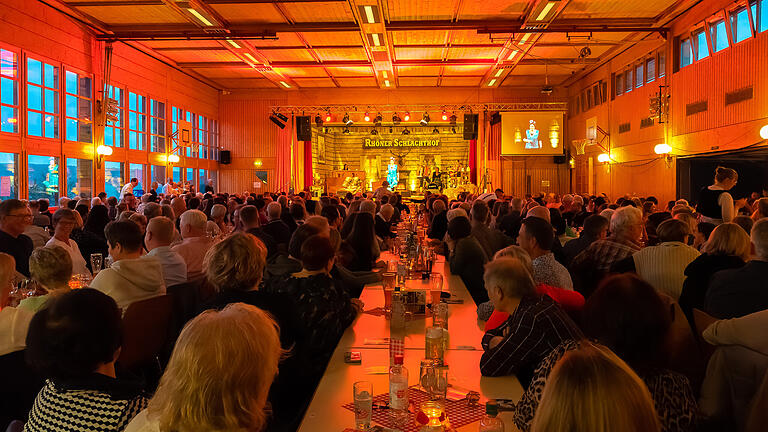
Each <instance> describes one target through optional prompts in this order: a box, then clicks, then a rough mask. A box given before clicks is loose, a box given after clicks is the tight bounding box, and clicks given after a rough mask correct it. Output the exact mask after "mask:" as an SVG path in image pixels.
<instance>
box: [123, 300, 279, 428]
mask: <svg viewBox="0 0 768 432" xmlns="http://www.w3.org/2000/svg"><path fill="white" fill-rule="evenodd" d="M279 330H280V329H279V327H278V326H277V324H276V323H275V321H274V320H273V319H272V318H271V317H270V316H269V314H268V313H266V312H265V311H263V310H261V309H259V308H257V307H255V306H251V305H247V304H243V303H235V304H231V305H229V306H227V307H225V308H224V309H223V310H221V311H214V310H208V311H205V312H203V313H202V314H200V315H198V316H197V317H196V318H195V319H193V320H192V321H190V322H189V324H187V325H186V326H185V327H184V330H183V331H182V332H181V336H179V340H178V341H177V342H176V347H175V348H174V350H173V354H171V359H170V361H169V362H168V366H167V368H166V369H165V373H164V374H163V376H162V378H161V379H160V386H159V387H158V388H157V392H155V395H154V396H153V397H152V399H151V400H150V401H149V405H148V407H147V409H145V410H144V411H141V413H139V415H138V416H136V418H135V419H134V420H133V421H132V422H131V423H130V424H129V425H128V428H127V429H126V432H160V431H240V430H247V431H254V432H260V431H263V430H265V426H266V424H267V417H268V416H267V412H266V410H265V408H266V407H265V405H266V403H267V395H268V393H269V388H270V385H272V380H273V379H274V378H275V375H276V374H277V369H278V362H279V361H280V357H281V355H282V354H283V352H282V350H281V349H280V339H279V336H278V333H279ZM221 359H226V361H221Z"/></svg>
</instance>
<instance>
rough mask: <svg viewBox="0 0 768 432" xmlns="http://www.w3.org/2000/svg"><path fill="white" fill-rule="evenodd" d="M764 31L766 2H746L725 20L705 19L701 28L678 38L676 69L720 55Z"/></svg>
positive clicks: (767, 26)
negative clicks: (678, 50) (730, 47)
mask: <svg viewBox="0 0 768 432" xmlns="http://www.w3.org/2000/svg"><path fill="white" fill-rule="evenodd" d="M747 6H748V7H747ZM728 27H730V32H729V31H728ZM766 30H768V0H750V1H749V2H748V3H746V4H744V5H742V6H740V7H737V8H736V9H733V10H732V11H730V12H729V13H728V17H727V21H726V19H725V18H723V17H720V18H719V19H717V18H716V19H713V20H709V21H708V22H706V23H704V26H703V27H699V28H697V29H695V30H694V31H693V32H692V33H691V34H690V36H683V37H680V38H679V48H680V55H679V62H678V67H679V68H683V67H686V66H688V65H691V64H693V62H694V61H699V60H703V59H705V58H707V57H709V56H710V54H714V53H717V52H720V51H722V50H724V49H726V48H728V47H729V46H731V45H735V44H737V43H739V42H741V41H744V40H746V39H749V38H750V37H752V36H753V35H754V34H756V33H760V32H764V31H766Z"/></svg>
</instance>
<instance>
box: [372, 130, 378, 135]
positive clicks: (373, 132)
mask: <svg viewBox="0 0 768 432" xmlns="http://www.w3.org/2000/svg"><path fill="white" fill-rule="evenodd" d="M378 134H379V131H377V130H376V129H375V128H374V129H371V135H378Z"/></svg>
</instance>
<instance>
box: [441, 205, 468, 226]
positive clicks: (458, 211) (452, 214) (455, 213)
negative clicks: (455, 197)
mask: <svg viewBox="0 0 768 432" xmlns="http://www.w3.org/2000/svg"><path fill="white" fill-rule="evenodd" d="M445 217H446V219H448V223H450V222H451V220H453V218H457V217H463V218H467V220H469V215H468V214H467V212H466V211H465V210H464V209H463V208H461V207H456V208H453V209H450V210H448V213H446V214H445Z"/></svg>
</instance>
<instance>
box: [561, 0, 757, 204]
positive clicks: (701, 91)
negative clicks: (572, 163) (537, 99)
mask: <svg viewBox="0 0 768 432" xmlns="http://www.w3.org/2000/svg"><path fill="white" fill-rule="evenodd" d="M741 3H743V2H741ZM732 5H735V3H734V2H732V1H723V0H717V1H708V2H701V3H700V4H699V5H697V6H696V7H694V8H693V9H691V10H690V11H688V12H687V13H685V14H684V15H682V16H681V17H680V18H678V19H677V20H675V21H674V22H673V23H672V25H671V28H672V31H671V33H670V35H669V37H668V40H666V41H665V40H663V39H661V38H660V37H658V36H652V37H651V40H649V41H643V42H640V43H637V44H636V45H634V46H632V47H630V48H628V49H626V50H625V51H624V52H622V53H621V54H619V55H617V56H616V57H614V58H612V59H610V60H609V61H608V62H606V63H605V64H604V65H602V66H601V67H600V68H598V69H597V70H596V71H594V72H593V73H591V74H589V75H587V76H585V77H584V78H583V79H581V80H579V81H577V82H576V83H574V84H573V85H571V86H569V89H568V90H569V91H568V93H569V96H575V95H577V94H578V93H579V92H580V91H581V90H582V89H584V88H586V87H588V86H590V85H591V84H593V83H594V82H595V81H597V80H600V79H603V80H605V81H606V82H608V83H610V81H611V74H612V73H618V72H622V71H624V70H625V68H626V66H627V65H629V64H634V62H636V61H637V60H638V59H640V58H642V57H643V56H644V55H646V54H648V53H650V52H652V51H654V50H655V49H657V48H662V47H665V48H666V53H667V65H666V66H667V67H666V78H665V79H662V81H664V82H663V83H662V84H667V85H669V86H670V89H669V94H670V113H669V114H670V121H669V123H667V124H663V125H659V124H658V123H655V125H654V126H651V127H648V128H644V129H640V120H641V119H643V118H646V117H648V115H649V108H648V107H649V98H650V97H651V95H652V94H653V93H656V92H657V91H658V90H659V88H658V85H659V84H660V83H659V80H658V79H657V81H656V82H653V83H651V84H646V85H645V86H643V87H641V88H640V89H634V90H633V91H632V92H631V93H629V94H624V95H620V96H617V97H616V98H615V100H610V97H609V100H608V102H607V103H605V104H603V105H600V106H598V107H595V108H592V109H591V110H589V111H587V112H585V113H580V114H578V115H576V116H572V117H571V118H570V119H569V126H570V127H569V135H568V136H569V140H568V141H569V142H570V141H572V140H577V139H582V138H584V136H585V133H586V120H587V119H589V118H591V117H597V119H598V125H599V126H600V127H602V128H603V129H605V130H606V131H608V132H609V134H610V137H609V138H607V139H606V141H605V142H604V144H605V145H606V147H607V146H608V145H609V146H610V149H611V157H612V159H613V160H614V161H616V163H612V164H611V165H610V166H604V165H601V164H599V163H597V160H596V156H597V154H599V153H601V152H602V150H601V149H599V148H598V147H597V146H589V147H587V154H586V155H585V156H579V157H578V158H585V157H591V158H594V161H593V162H594V172H593V181H594V190H591V191H587V190H580V191H579V192H592V193H594V192H605V193H607V194H608V195H609V196H610V197H612V198H615V197H617V196H621V195H624V194H630V195H656V196H657V197H659V198H660V199H662V198H663V199H665V200H667V199H673V198H675V193H676V176H675V170H676V164H675V160H676V159H677V158H678V157H685V156H690V155H695V154H699V153H706V152H712V151H723V150H736V149H739V148H743V147H745V146H748V145H753V144H757V143H760V142H761V139H760V136H759V129H760V127H761V126H763V125H765V124H766V123H768V121H766V118H768V69H767V68H766V67H765V65H766V62H767V61H768V60H766V53H768V32H762V33H758V34H757V35H756V36H755V37H753V38H748V39H747V40H745V41H742V42H740V43H738V44H735V45H733V44H732V45H731V46H730V47H729V48H727V49H725V50H723V51H721V52H719V53H716V54H714V55H710V57H708V58H705V59H702V60H701V61H696V62H694V63H693V64H692V65H689V66H686V67H684V68H682V69H680V70H679V71H678V72H673V69H672V64H673V62H674V61H675V58H674V56H673V53H674V44H675V36H680V35H685V34H689V33H690V32H691V30H693V29H694V28H695V27H701V26H702V25H703V23H704V20H706V19H709V18H710V17H711V16H712V15H713V14H715V13H718V12H722V10H723V8H726V7H731V6H732ZM749 85H751V86H753V94H754V97H753V99H751V100H747V101H743V102H739V103H736V104H732V105H730V106H728V107H726V106H724V100H725V93H726V92H730V91H734V90H738V89H741V88H744V87H747V86H749ZM611 89H612V86H611V85H610V84H609V91H610V90H611ZM702 100H707V101H708V110H707V111H706V112H703V113H698V114H694V115H691V116H686V113H685V110H686V105H687V104H690V103H694V102H699V101H702ZM622 123H631V130H630V131H629V132H626V133H621V134H620V133H619V130H618V127H619V125H620V124H622ZM660 143H667V144H669V145H670V146H672V148H673V151H672V154H673V155H674V160H672V161H667V160H665V159H664V158H663V157H661V156H657V155H656V154H655V153H654V150H653V148H654V146H655V145H656V144H660ZM586 167H587V164H586V163H577V169H578V170H586ZM579 175H581V176H584V175H588V174H586V173H583V172H580V173H579Z"/></svg>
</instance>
